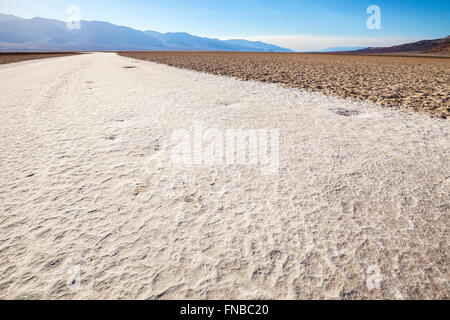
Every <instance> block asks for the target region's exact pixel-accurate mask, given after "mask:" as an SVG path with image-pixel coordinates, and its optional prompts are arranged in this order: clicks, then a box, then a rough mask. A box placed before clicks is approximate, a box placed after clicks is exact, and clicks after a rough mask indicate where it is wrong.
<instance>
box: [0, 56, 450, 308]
mask: <svg viewBox="0 0 450 320" xmlns="http://www.w3.org/2000/svg"><path fill="white" fill-rule="evenodd" d="M130 66H133V68H126V67H130ZM0 83H1V85H0V95H1V96H2V99H1V100H0V108H1V115H2V121H1V122H0V141H1V144H0V164H1V165H0V229H1V233H0V298H1V299H17V298H18V299H25V298H27V299H33V298H34V299H42V298H51V299H75V298H77V299H125V298H132V299H172V298H180V299H185V298H189V299H192V298H198V299H257V298H266V299H312V298H316V299H361V298H372V299H381V298H387V299H418V298H424V299H431V298H436V299H447V298H448V297H449V235H448V230H449V221H450V220H449V214H450V202H449V199H450V196H449V190H450V161H449V156H450V150H449V148H450V146H449V140H450V124H449V122H448V121H447V120H441V119H434V118H430V117H428V116H425V115H421V114H415V113H410V112H405V111H398V110H390V109H383V108H379V107H378V106H376V105H372V104H369V103H362V102H356V101H349V100H343V99H340V98H335V97H327V96H325V95H322V94H315V93H308V92H304V91H301V90H297V89H288V88H282V87H280V86H278V85H275V84H264V83H257V82H248V81H239V80H236V79H232V78H227V77H220V76H215V75H210V74H204V73H198V72H194V71H189V70H180V69H176V68H172V67H168V66H165V65H160V64H155V63H151V62H146V61H138V60H132V59H128V58H125V57H120V56H117V55H115V54H87V55H79V56H71V57H62V58H57V59H47V60H40V61H29V62H25V63H17V64H10V65H3V66H0ZM194 122H201V123H202V124H203V127H204V128H217V129H219V130H226V129H228V128H243V129H251V128H253V129H260V128H279V129H280V161H281V162H280V170H279V172H278V174H275V175H262V174H261V170H260V168H259V167H258V166H212V167H211V166H192V167H191V166H180V165H176V164H173V163H172V162H171V161H170V159H171V150H172V147H173V144H172V143H171V134H172V132H173V131H174V130H176V129H180V128H186V129H188V130H191V129H192V126H193V124H194ZM378 272H379V274H378ZM377 274H378V275H379V277H375V278H374V276H376V275H377Z"/></svg>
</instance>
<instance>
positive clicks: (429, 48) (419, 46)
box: [354, 36, 450, 54]
mask: <svg viewBox="0 0 450 320" xmlns="http://www.w3.org/2000/svg"><path fill="white" fill-rule="evenodd" d="M449 48H450V36H447V37H445V38H441V39H433V40H421V41H418V42H413V43H406V44H402V45H398V46H393V47H380V48H366V49H361V50H357V51H354V52H356V53H364V54H372V53H373V54H380V53H384V54H395V53H445V52H449V51H450V49H449Z"/></svg>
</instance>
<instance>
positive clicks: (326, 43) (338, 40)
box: [221, 35, 422, 52]
mask: <svg viewBox="0 0 450 320" xmlns="http://www.w3.org/2000/svg"><path fill="white" fill-rule="evenodd" d="M221 38H222V37H221ZM225 38H226V39H230V38H244V39H247V40H252V41H263V42H268V43H271V44H275V45H278V46H281V47H285V48H289V49H292V50H295V51H300V52H301V51H318V50H323V49H327V48H331V47H389V46H394V45H398V44H404V43H408V42H414V41H419V40H422V39H419V38H412V37H389V38H363V37H337V36H313V35H269V36H250V37H242V36H240V37H224V38H223V39H225Z"/></svg>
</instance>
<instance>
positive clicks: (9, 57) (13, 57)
mask: <svg viewBox="0 0 450 320" xmlns="http://www.w3.org/2000/svg"><path fill="white" fill-rule="evenodd" d="M75 54H80V53H76V52H59V53H56V52H39V53H37V52H20V53H3V52H0V64H7V63H14V62H20V61H27V60H36V59H47V58H55V57H65V56H71V55H75Z"/></svg>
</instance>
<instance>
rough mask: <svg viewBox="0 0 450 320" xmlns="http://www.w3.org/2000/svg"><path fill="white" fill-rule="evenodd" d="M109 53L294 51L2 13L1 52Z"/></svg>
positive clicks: (237, 42) (252, 43) (245, 43)
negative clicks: (72, 26)
mask: <svg viewBox="0 0 450 320" xmlns="http://www.w3.org/2000/svg"><path fill="white" fill-rule="evenodd" d="M108 50H110V51H119V50H136V51H139V50H149V51H150V50H158V51H175V50H179V51H258V52H293V51H292V50H290V49H286V48H282V47H279V46H275V45H272V44H267V43H263V42H258V41H247V40H241V39H235V40H219V39H211V38H204V37H198V36H194V35H191V34H189V33H185V32H168V33H160V32H156V31H151V30H148V31H140V30H135V29H132V28H129V27H124V26H117V25H114V24H112V23H109V22H101V21H81V29H79V30H76V29H75V30H70V29H68V28H67V24H66V23H65V22H63V21H59V20H54V19H45V18H33V19H22V18H19V17H15V16H12V15H5V14H0V51H108Z"/></svg>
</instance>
